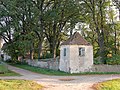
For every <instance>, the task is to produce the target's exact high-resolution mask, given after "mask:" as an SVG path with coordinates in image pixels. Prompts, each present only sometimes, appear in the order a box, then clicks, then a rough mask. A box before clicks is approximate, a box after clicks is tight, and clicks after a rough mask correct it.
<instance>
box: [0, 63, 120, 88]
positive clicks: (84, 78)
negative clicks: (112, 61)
mask: <svg viewBox="0 0 120 90" xmlns="http://www.w3.org/2000/svg"><path fill="white" fill-rule="evenodd" d="M8 68H9V69H10V70H11V71H14V72H17V73H19V74H21V75H22V76H9V77H0V79H26V80H34V81H37V82H38V83H40V84H41V85H43V86H45V88H44V90H93V89H92V88H91V87H92V85H93V84H94V83H97V82H101V81H105V80H110V79H115V78H120V75H80V76H49V75H43V74H37V73H33V72H30V71H28V70H24V69H20V68H16V67H13V66H10V65H8Z"/></svg>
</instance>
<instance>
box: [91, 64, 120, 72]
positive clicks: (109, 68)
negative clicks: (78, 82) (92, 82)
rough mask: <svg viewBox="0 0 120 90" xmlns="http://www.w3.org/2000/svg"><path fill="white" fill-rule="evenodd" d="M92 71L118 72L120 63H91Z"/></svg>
mask: <svg viewBox="0 0 120 90" xmlns="http://www.w3.org/2000/svg"><path fill="white" fill-rule="evenodd" d="M91 71H92V72H120V65H93V67H92V70H91Z"/></svg>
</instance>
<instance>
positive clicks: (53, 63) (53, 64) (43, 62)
mask: <svg viewBox="0 0 120 90" xmlns="http://www.w3.org/2000/svg"><path fill="white" fill-rule="evenodd" d="M26 62H27V63H28V65H31V66H35V67H40V68H47V69H52V70H58V69H59V59H58V58H56V59H52V58H51V59H40V60H39V61H38V60H26Z"/></svg>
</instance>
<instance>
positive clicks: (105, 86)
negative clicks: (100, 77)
mask: <svg viewBox="0 0 120 90" xmlns="http://www.w3.org/2000/svg"><path fill="white" fill-rule="evenodd" d="M93 88H95V90H120V79H114V80H108V81H104V82H100V83H98V84H95V85H93Z"/></svg>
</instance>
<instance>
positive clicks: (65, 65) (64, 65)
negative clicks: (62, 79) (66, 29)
mask: <svg viewBox="0 0 120 90" xmlns="http://www.w3.org/2000/svg"><path fill="white" fill-rule="evenodd" d="M64 48H66V56H64ZM69 60H70V46H69V45H62V46H61V47H60V63H59V69H60V71H64V72H69V65H70V64H69V62H70V61H69Z"/></svg>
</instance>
